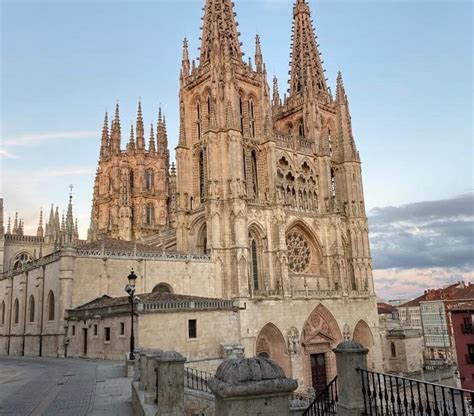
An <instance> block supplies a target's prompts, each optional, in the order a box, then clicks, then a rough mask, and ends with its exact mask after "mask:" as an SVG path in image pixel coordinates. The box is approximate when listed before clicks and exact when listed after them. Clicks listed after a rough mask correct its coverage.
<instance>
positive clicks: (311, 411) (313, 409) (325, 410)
mask: <svg viewBox="0 0 474 416" xmlns="http://www.w3.org/2000/svg"><path fill="white" fill-rule="evenodd" d="M338 400H339V398H338V395H337V376H336V377H334V378H333V380H332V381H331V382H330V383H329V384H328V385H327V386H326V388H325V389H324V390H323V391H322V392H320V393H319V394H317V395H316V398H315V399H314V400H313V402H312V403H311V404H310V405H309V407H308V408H307V409H306V410H305V411H304V413H303V416H331V415H337V402H338Z"/></svg>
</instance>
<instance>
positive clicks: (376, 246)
mask: <svg viewBox="0 0 474 416" xmlns="http://www.w3.org/2000/svg"><path fill="white" fill-rule="evenodd" d="M369 223H370V242H371V248H372V257H373V261H374V269H392V268H397V269H424V268H457V269H459V270H472V269H474V256H473V251H474V194H472V193H470V194H465V195H460V196H456V197H454V198H450V199H443V200H438V201H424V202H417V203H411V204H406V205H402V206H399V207H383V208H375V209H373V210H371V211H370V212H369Z"/></svg>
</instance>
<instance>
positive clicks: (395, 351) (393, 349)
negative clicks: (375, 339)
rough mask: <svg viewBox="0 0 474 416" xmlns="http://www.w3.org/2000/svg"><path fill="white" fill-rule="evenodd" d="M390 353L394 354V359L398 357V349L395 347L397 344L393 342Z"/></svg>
mask: <svg viewBox="0 0 474 416" xmlns="http://www.w3.org/2000/svg"><path fill="white" fill-rule="evenodd" d="M390 352H391V354H392V358H396V357H397V349H396V347H395V343H394V342H393V341H392V343H391V344H390Z"/></svg>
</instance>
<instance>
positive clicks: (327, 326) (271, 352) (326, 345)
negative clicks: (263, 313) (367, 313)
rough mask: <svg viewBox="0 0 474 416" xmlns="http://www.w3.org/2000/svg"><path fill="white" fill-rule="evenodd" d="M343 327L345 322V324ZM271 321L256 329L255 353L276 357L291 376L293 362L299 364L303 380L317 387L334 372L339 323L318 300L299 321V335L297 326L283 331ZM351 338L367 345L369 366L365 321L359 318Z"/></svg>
mask: <svg viewBox="0 0 474 416" xmlns="http://www.w3.org/2000/svg"><path fill="white" fill-rule="evenodd" d="M345 327H347V324H346V325H345ZM285 334H286V338H285V336H284V335H283V333H282V331H281V330H280V329H279V328H278V327H277V326H276V325H275V324H273V323H271V322H270V323H267V324H266V325H265V326H264V327H263V328H262V329H261V330H260V332H259V334H258V336H257V339H256V344H255V355H256V356H259V357H266V358H270V359H272V360H274V361H276V362H277V363H278V364H279V365H280V366H281V367H282V369H283V370H284V371H285V374H286V375H287V376H292V373H293V368H292V367H293V366H299V365H302V370H303V371H302V374H303V380H302V382H303V384H304V385H305V386H312V387H313V388H314V389H315V390H316V392H319V391H321V390H322V389H324V388H325V387H326V385H327V384H328V383H329V382H330V381H331V380H332V379H333V378H334V377H335V376H336V359H335V354H334V352H333V348H335V347H336V346H337V345H338V344H339V343H340V342H342V340H343V335H342V333H341V330H340V327H339V325H338V323H337V321H336V319H335V318H334V316H333V315H332V314H331V313H330V312H329V310H328V309H327V308H326V307H324V306H323V305H322V304H320V305H318V306H317V307H316V308H315V309H314V310H313V311H312V312H311V314H310V315H309V317H308V319H307V320H306V322H305V323H304V325H303V328H302V331H301V336H300V333H299V331H298V329H297V328H295V327H290V328H288V329H287V331H286V332H285ZM353 339H354V340H356V341H358V342H359V343H361V344H362V345H364V346H365V347H366V348H368V349H369V361H368V362H369V366H372V359H371V355H372V354H371V353H372V347H373V346H374V340H373V336H372V332H371V330H370V328H369V326H368V325H367V323H366V322H364V321H363V320H360V321H359V322H358V323H357V325H356V327H355V329H354V334H353Z"/></svg>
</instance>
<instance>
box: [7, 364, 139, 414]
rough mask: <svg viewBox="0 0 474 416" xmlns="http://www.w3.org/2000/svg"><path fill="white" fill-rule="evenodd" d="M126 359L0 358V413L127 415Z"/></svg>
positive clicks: (129, 391) (129, 409) (128, 388)
mask: <svg viewBox="0 0 474 416" xmlns="http://www.w3.org/2000/svg"><path fill="white" fill-rule="evenodd" d="M130 396H131V387H130V379H128V378H126V377H124V366H123V364H122V363H118V362H110V361H95V360H94V361H93V360H75V359H54V358H33V357H31V358H30V357H0V415H1V416H4V415H12V416H26V415H31V416H41V415H45V416H86V415H92V416H129V415H131V414H132V406H131V400H130Z"/></svg>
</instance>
